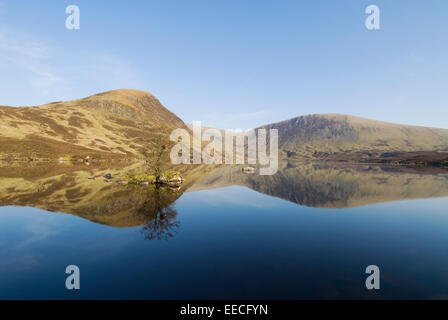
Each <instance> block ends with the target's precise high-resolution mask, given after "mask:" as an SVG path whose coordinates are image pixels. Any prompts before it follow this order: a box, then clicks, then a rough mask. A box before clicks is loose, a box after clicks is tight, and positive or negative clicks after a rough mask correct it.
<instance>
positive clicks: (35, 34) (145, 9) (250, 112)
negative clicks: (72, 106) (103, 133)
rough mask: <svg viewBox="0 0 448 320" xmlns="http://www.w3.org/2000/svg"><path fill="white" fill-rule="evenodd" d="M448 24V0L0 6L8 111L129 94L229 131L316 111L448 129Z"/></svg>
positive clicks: (12, 2)
mask: <svg viewBox="0 0 448 320" xmlns="http://www.w3.org/2000/svg"><path fill="white" fill-rule="evenodd" d="M71 4H76V5H78V6H79V8H80V11H81V29H80V30H67V29H66V28H65V19H66V17H67V15H66V14H65V8H66V7H67V6H68V5H71ZM371 4H375V5H378V6H379V7H380V9H381V29H380V30H376V31H369V30H367V29H366V28H365V26H364V21H365V19H366V17H367V15H366V14H365V12H364V11H365V8H366V7H367V6H368V5H371ZM447 17H448V1H446V0H431V1H424V0H420V1H418V0H414V1H406V0H394V1H390V0H388V1H385V0H382V1H379V0H370V1H364V0H359V1H358V0H340V1H332V0H327V1H323V0H307V1H299V0H295V1H273V0H272V1H261V0H259V1H249V0H238V1H230V0H226V1H224V0H220V1H218V0H204V1H196V0H188V1H187V0H184V1H161V0H160V1H148V0H146V1H143V0H142V1H137V0H128V1H103V0H76V1H75V0H70V1H63V0H53V1H50V0H42V1H31V0H30V1H24V0H21V1H17V0H0V74H1V76H0V104H3V105H14V106H19V105H36V104H43V103H47V102H52V101H58V100H69V99H76V98H80V97H85V96H88V95H91V94H94V93H98V92H102V91H106V90H112V89H118V88H132V89H141V90H147V91H150V92H151V93H153V94H154V95H155V96H157V97H158V98H159V99H160V100H161V102H162V103H163V104H164V105H165V106H166V107H167V108H169V109H170V110H172V111H173V112H175V113H176V114H177V115H179V116H180V117H181V118H182V119H183V120H184V121H186V122H192V121H193V120H200V121H202V122H203V124H205V125H208V126H214V127H220V128H229V129H230V128H233V129H236V128H242V129H245V128H251V127H255V126H258V125H261V124H265V123H270V122H275V121H281V120H285V119H288V118H292V117H295V116H298V115H303V114H310V113H346V114H353V115H358V116H363V117H368V118H374V119H378V120H385V121H391V122H398V123H406V124H416V125H425V126H435V127H442V128H448V86H447V74H448V41H447V34H448V19H447Z"/></svg>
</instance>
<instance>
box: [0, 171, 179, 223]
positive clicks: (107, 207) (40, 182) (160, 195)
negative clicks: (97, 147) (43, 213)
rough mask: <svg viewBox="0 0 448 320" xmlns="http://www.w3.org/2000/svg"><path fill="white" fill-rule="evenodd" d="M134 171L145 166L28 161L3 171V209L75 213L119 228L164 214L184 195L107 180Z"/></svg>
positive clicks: (0, 201) (0, 189)
mask: <svg viewBox="0 0 448 320" xmlns="http://www.w3.org/2000/svg"><path fill="white" fill-rule="evenodd" d="M133 170H140V169H139V164H134V165H130V166H128V167H123V165H119V164H117V165H116V166H115V167H113V166H111V165H110V164H108V165H107V166H105V167H102V166H86V165H84V164H74V165H73V164H52V165H51V166H48V165H44V164H37V165H27V164H23V163H22V164H20V166H15V167H11V166H7V167H0V180H1V185H0V206H7V205H16V206H31V207H36V208H41V209H44V210H47V211H53V212H63V213H70V214H74V215H77V216H80V217H83V218H86V219H89V220H91V221H93V222H97V223H101V224H106V225H110V226H115V227H130V226H138V225H144V224H146V223H147V222H148V221H151V220H154V219H156V218H157V217H159V216H158V215H159V214H160V213H162V214H163V212H164V210H165V211H166V210H167V208H169V207H170V206H171V205H172V204H173V203H174V201H175V200H176V199H177V198H178V197H179V196H180V195H181V193H180V192H176V191H175V190H172V189H169V190H165V189H161V188H155V187H154V186H134V185H127V186H122V185H118V184H117V183H115V182H109V183H108V182H105V181H104V178H103V176H104V175H105V174H106V173H111V174H112V175H113V176H115V175H119V174H123V172H132V171H133ZM137 172H139V171H137ZM89 177H96V178H95V180H91V179H89ZM172 215H173V212H171V216H172Z"/></svg>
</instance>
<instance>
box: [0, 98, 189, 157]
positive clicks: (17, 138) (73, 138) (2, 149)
mask: <svg viewBox="0 0 448 320" xmlns="http://www.w3.org/2000/svg"><path fill="white" fill-rule="evenodd" d="M184 127H185V124H184V123H183V121H182V120H181V119H179V118H178V117H177V116H176V115H175V114H173V113H172V112H170V111H169V110H167V109H166V108H165V107H163V106H162V105H161V103H160V102H159V100H157V99H156V98H155V97H154V96H153V95H151V94H150V93H148V92H144V91H137V90H114V91H109V92H104V93H100V94H96V95H93V96H90V97H87V98H84V99H79V100H74V101H67V102H53V103H50V104H46V105H42V106H35V107H0V158H3V159H5V158H6V159H8V158H9V159H26V158H32V159H56V158H60V157H63V158H71V159H73V158H85V157H90V158H98V159H125V158H138V157H140V156H141V155H142V154H143V153H145V152H147V151H148V150H151V149H153V144H155V143H157V141H158V140H159V138H160V137H162V138H163V139H164V141H166V140H167V139H168V138H167V137H168V135H169V133H170V132H171V131H172V130H173V129H174V128H184Z"/></svg>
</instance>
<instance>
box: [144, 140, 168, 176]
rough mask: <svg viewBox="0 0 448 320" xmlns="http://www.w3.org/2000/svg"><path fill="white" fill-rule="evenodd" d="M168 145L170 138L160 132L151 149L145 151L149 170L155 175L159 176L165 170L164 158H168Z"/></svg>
mask: <svg viewBox="0 0 448 320" xmlns="http://www.w3.org/2000/svg"><path fill="white" fill-rule="evenodd" d="M168 147H169V141H168V139H167V138H166V137H164V136H162V135H161V134H159V135H157V137H156V138H155V139H154V141H152V143H151V148H150V150H145V151H144V152H143V155H144V157H145V163H146V167H147V170H148V171H149V172H150V173H152V174H153V175H154V176H155V177H157V176H159V175H160V174H161V173H162V172H163V170H162V166H163V164H164V160H166V159H165V155H166V153H167V152H166V151H167V150H168Z"/></svg>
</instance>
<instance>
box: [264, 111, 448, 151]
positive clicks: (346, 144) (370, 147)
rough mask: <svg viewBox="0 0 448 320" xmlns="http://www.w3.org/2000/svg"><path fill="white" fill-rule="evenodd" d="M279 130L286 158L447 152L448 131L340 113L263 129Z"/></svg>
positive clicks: (280, 144) (293, 120) (268, 126)
mask: <svg viewBox="0 0 448 320" xmlns="http://www.w3.org/2000/svg"><path fill="white" fill-rule="evenodd" d="M262 128H265V129H278V134H279V148H280V149H281V150H282V151H283V152H284V153H285V154H286V155H287V156H302V157H308V158H320V157H321V156H325V155H326V154H334V153H356V152H365V153H366V154H369V153H372V154H381V153H384V152H395V151H406V152H409V151H435V150H437V151H447V150H448V130H445V129H436V128H427V127H417V126H408V125H400V124H394V123H388V122H382V121H376V120H370V119H364V118H359V117H355V116H349V115H340V114H315V115H308V116H301V117H297V118H293V119H290V120H286V121H282V122H278V123H273V124H270V125H266V126H263V127H262Z"/></svg>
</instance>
